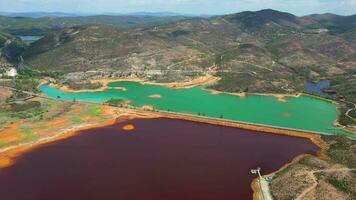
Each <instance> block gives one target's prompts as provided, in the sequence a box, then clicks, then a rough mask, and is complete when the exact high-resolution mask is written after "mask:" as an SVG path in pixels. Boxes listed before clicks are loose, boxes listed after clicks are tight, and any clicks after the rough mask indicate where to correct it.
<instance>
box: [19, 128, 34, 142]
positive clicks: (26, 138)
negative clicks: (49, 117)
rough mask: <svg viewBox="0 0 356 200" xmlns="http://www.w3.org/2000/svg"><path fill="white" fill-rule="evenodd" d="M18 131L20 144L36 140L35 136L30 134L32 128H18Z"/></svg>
mask: <svg viewBox="0 0 356 200" xmlns="http://www.w3.org/2000/svg"><path fill="white" fill-rule="evenodd" d="M19 131H20V132H21V133H22V138H21V141H22V142H31V141H34V140H36V139H37V138H38V136H37V135H34V134H33V132H32V128H30V127H29V126H26V125H23V126H21V127H20V128H19Z"/></svg>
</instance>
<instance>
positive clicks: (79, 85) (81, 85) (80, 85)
mask: <svg viewBox="0 0 356 200" xmlns="http://www.w3.org/2000/svg"><path fill="white" fill-rule="evenodd" d="M64 85H67V86H68V87H69V88H70V89H73V90H95V89H98V88H100V87H102V86H103V85H102V84H101V83H91V82H90V81H83V82H74V81H67V82H65V83H64Z"/></svg>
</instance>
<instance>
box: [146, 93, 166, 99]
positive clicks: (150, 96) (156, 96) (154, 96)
mask: <svg viewBox="0 0 356 200" xmlns="http://www.w3.org/2000/svg"><path fill="white" fill-rule="evenodd" d="M147 98H151V99H161V98H162V96H161V95H159V94H152V95H149V96H147Z"/></svg>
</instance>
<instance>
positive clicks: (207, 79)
mask: <svg viewBox="0 0 356 200" xmlns="http://www.w3.org/2000/svg"><path fill="white" fill-rule="evenodd" d="M219 80H220V78H218V77H215V76H213V75H209V74H207V75H206V76H201V77H197V78H194V79H192V80H191V81H187V82H173V83H157V82H153V81H146V80H144V79H142V78H137V77H127V78H105V79H96V80H91V81H90V82H91V83H100V84H102V86H101V87H100V88H98V89H93V90H89V89H82V90H75V89H71V88H69V87H68V86H61V85H58V84H57V83H54V82H50V81H46V80H41V81H40V85H42V84H45V83H49V84H50V86H51V87H54V88H57V89H59V90H60V91H61V92H70V93H80V92H102V91H105V90H106V89H108V88H110V87H109V86H108V84H109V83H111V82H120V81H131V82H139V83H142V84H147V85H160V86H164V87H167V88H169V89H183V88H192V87H196V86H199V85H208V84H215V83H217V82H218V81H219Z"/></svg>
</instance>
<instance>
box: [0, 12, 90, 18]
mask: <svg viewBox="0 0 356 200" xmlns="http://www.w3.org/2000/svg"><path fill="white" fill-rule="evenodd" d="M0 15H2V16H7V17H32V18H40V17H75V16H88V15H90V14H80V13H65V12H0Z"/></svg>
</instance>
